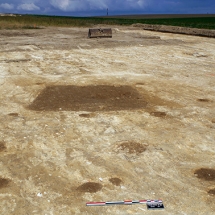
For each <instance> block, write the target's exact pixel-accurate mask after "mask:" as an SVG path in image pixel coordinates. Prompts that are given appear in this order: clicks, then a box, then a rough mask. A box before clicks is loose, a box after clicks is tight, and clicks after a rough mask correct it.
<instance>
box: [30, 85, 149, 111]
mask: <svg viewBox="0 0 215 215" xmlns="http://www.w3.org/2000/svg"><path fill="white" fill-rule="evenodd" d="M146 105H147V103H146V102H145V101H144V100H143V99H142V98H141V96H140V94H139V93H138V91H137V90H136V89H134V88H132V87H130V86H108V85H98V86H49V87H46V88H45V89H44V90H43V91H42V92H41V93H40V94H39V95H38V96H37V98H36V99H35V100H34V101H33V103H32V104H31V105H29V109H31V110H35V111H59V110H62V111H113V110H129V109H131V110H132V109H140V108H145V107H146Z"/></svg>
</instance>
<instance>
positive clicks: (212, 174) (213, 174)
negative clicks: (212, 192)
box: [194, 168, 215, 181]
mask: <svg viewBox="0 0 215 215" xmlns="http://www.w3.org/2000/svg"><path fill="white" fill-rule="evenodd" d="M194 174H195V176H196V177H197V178H199V179H202V180H205V181H215V169H209V168H200V169H197V170H195V172H194Z"/></svg>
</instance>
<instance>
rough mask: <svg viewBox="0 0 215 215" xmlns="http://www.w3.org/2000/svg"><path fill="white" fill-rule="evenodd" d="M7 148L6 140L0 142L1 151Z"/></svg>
mask: <svg viewBox="0 0 215 215" xmlns="http://www.w3.org/2000/svg"><path fill="white" fill-rule="evenodd" d="M5 149H7V148H6V146H5V144H4V142H0V152H3V151H4V150H5Z"/></svg>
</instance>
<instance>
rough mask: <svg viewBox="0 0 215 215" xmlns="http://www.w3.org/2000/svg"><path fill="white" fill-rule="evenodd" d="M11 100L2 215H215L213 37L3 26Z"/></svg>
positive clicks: (4, 86)
mask: <svg viewBox="0 0 215 215" xmlns="http://www.w3.org/2000/svg"><path fill="white" fill-rule="evenodd" d="M103 28H104V29H105V30H103ZM95 29H96V30H95ZM0 92H1V93H0V97H1V99H0V110H1V111H0V119H1V124H0V166H1V172H0V211H1V212H0V214H4V215H22V214H23V215H27V214H29V215H34V214H35V215H42V214H43V215H45V214H46V215H58V214H59V215H70V214H71V215H72V214H78V215H79V214H81V215H82V214H83V215H85V214H86V215H87V214H89V215H97V214H98V215H127V214H135V215H140V214H148V215H152V214H153V215H154V214H156V215H157V214H159V215H173V214H184V215H185V214H186V215H197V214H203V215H204V214H205V215H212V214H215V204H214V195H215V39H214V38H213V37H203V36H201V35H200V36H197V35H186V34H176V33H170V32H157V31H152V30H151V29H148V30H147V29H144V28H143V27H142V26H141V25H133V26H117V25H114V26H102V25H96V26H94V28H91V29H89V28H86V27H80V28H79V27H77V28H76V27H73V28H63V27H44V28H41V29H17V30H3V29H2V30H0ZM127 200H131V201H134V202H125V201H127ZM140 200H151V201H153V200H160V201H162V203H163V206H164V208H154V209H157V210H153V208H147V204H145V201H142V202H141V201H140ZM116 201H117V202H118V201H123V202H124V203H125V204H109V205H107V204H105V203H107V202H109V203H110V202H116ZM135 201H136V202H135ZM89 202H90V203H89ZM92 202H93V203H95V205H91V203H92ZM87 203H89V204H87ZM96 203H101V204H102V205H96ZM137 203H140V204H137Z"/></svg>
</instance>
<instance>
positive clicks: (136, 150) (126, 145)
mask: <svg viewBox="0 0 215 215" xmlns="http://www.w3.org/2000/svg"><path fill="white" fill-rule="evenodd" d="M118 148H119V149H121V150H123V151H127V152H128V153H129V154H136V155H139V154H141V153H142V152H144V151H146V148H147V146H146V145H143V144H141V143H137V142H123V143H121V144H120V145H119V146H118Z"/></svg>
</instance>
